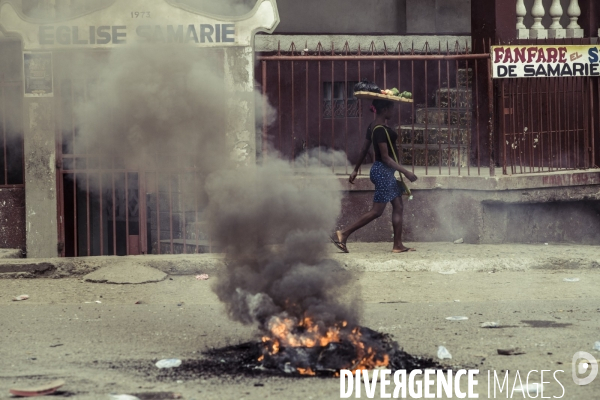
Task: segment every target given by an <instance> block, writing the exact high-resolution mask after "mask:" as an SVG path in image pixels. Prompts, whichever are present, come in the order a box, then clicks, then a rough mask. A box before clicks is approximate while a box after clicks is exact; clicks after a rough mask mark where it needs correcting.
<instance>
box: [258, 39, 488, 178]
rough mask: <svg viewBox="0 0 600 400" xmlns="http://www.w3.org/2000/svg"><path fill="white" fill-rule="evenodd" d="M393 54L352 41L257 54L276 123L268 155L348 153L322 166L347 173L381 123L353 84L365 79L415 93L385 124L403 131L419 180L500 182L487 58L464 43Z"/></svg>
mask: <svg viewBox="0 0 600 400" xmlns="http://www.w3.org/2000/svg"><path fill="white" fill-rule="evenodd" d="M488 48H489V46H488ZM390 49H391V48H390ZM390 49H389V48H388V47H387V45H386V44H385V43H383V46H382V48H380V49H377V48H376V46H375V44H374V43H371V46H370V48H369V49H367V50H366V51H362V50H361V48H360V47H358V49H350V46H349V45H348V43H347V42H346V43H345V45H344V46H343V47H341V46H338V47H336V45H335V44H334V43H331V47H330V49H325V48H324V47H323V46H321V44H319V45H318V46H317V48H316V49H315V50H310V51H309V50H308V49H304V50H303V51H298V50H297V49H296V46H295V44H293V43H292V44H291V46H290V48H289V50H288V51H278V52H276V53H275V54H260V55H259V56H258V57H257V58H258V60H259V61H260V69H259V71H258V74H257V75H258V76H259V77H261V78H260V79H261V81H260V83H261V89H262V93H263V100H264V104H263V108H264V109H265V110H267V109H268V106H267V102H268V103H270V104H271V105H272V106H273V107H274V108H275V109H276V110H277V118H276V119H275V121H274V122H273V123H271V121H270V118H269V116H268V115H267V114H268V111H265V112H264V118H263V121H262V122H263V126H262V142H263V156H266V155H268V154H267V152H268V150H269V145H268V143H269V144H270V145H271V146H273V147H274V148H275V149H276V150H277V151H278V152H279V153H280V154H281V155H283V156H284V157H285V158H288V159H290V160H295V162H300V163H301V162H302V155H304V154H305V153H306V152H307V151H308V152H314V153H315V154H316V155H317V157H321V154H322V153H323V152H321V151H320V149H335V150H341V151H343V152H345V153H346V156H347V157H346V160H345V161H344V160H342V162H341V163H340V162H339V160H335V159H332V160H325V159H323V160H321V161H322V162H323V163H325V164H327V165H329V166H331V168H332V170H333V171H334V172H335V173H339V174H347V173H349V171H350V169H351V167H352V165H354V164H355V163H356V161H357V158H358V154H359V148H360V146H361V144H362V141H363V140H364V139H363V138H364V135H365V132H366V126H367V124H368V122H369V119H371V118H373V117H374V116H373V115H372V114H370V112H369V106H370V102H367V101H362V100H359V99H357V98H355V97H354V96H353V86H354V84H355V83H356V82H358V81H361V80H363V79H368V80H369V81H373V82H376V83H377V84H378V85H380V86H382V88H383V87H385V88H392V87H397V88H398V89H399V90H400V91H410V92H412V93H413V98H414V102H413V103H412V104H409V105H406V104H404V105H400V106H398V107H396V109H397V111H396V114H395V116H394V117H393V118H392V120H391V121H389V122H388V123H389V124H390V126H392V127H395V128H396V129H397V130H398V131H399V133H400V135H399V139H398V140H399V143H398V145H399V148H400V153H401V156H402V162H403V163H404V164H405V165H410V166H411V167H412V170H413V171H414V172H416V173H417V175H494V168H495V162H494V149H493V140H492V139H491V138H492V135H493V129H494V125H493V124H489V123H488V122H489V121H490V120H491V119H492V120H493V113H494V107H493V85H492V80H491V77H490V73H489V71H490V64H489V63H490V57H489V53H488V52H485V51H484V52H482V53H481V54H472V53H471V49H470V43H459V42H456V43H453V44H452V45H449V44H448V43H444V44H441V43H436V44H435V46H430V45H429V43H425V44H424V46H423V47H422V48H415V47H414V46H413V47H410V48H408V49H405V48H403V47H402V44H401V43H398V44H397V45H396V46H395V49H394V50H390ZM323 154H326V153H323ZM371 162H373V158H372V156H371V157H370V158H369V159H368V160H367V161H366V165H365V169H366V170H368V165H369V163H371Z"/></svg>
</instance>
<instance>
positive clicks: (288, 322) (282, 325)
mask: <svg viewBox="0 0 600 400" xmlns="http://www.w3.org/2000/svg"><path fill="white" fill-rule="evenodd" d="M267 329H268V333H267V334H266V335H265V336H263V337H262V342H263V343H264V345H265V354H263V355H262V356H261V357H260V358H259V359H258V361H263V360H264V359H265V355H266V354H268V355H270V356H274V355H276V354H278V353H279V352H280V351H282V350H283V349H285V348H295V347H303V348H308V349H312V348H315V347H319V348H325V347H327V346H328V345H329V344H331V343H343V342H345V343H351V344H352V347H353V348H354V350H355V352H356V354H355V356H354V357H353V360H354V361H353V365H352V367H351V368H350V369H351V370H352V371H356V370H369V369H374V368H378V367H386V366H388V365H389V362H390V358H389V355H388V354H385V352H384V354H381V351H379V352H378V351H377V350H376V349H374V348H373V347H372V346H368V345H367V343H366V341H365V340H364V338H363V337H362V333H361V331H360V328H359V327H354V328H353V329H350V328H349V327H348V322H347V321H341V322H339V323H335V324H333V326H328V327H327V326H324V325H323V323H318V322H315V321H314V320H313V319H312V318H310V317H309V316H305V317H304V318H302V319H301V320H298V319H296V318H294V317H290V316H287V315H285V314H284V315H279V316H273V317H271V319H270V320H269V321H268V323H267ZM295 369H296V370H297V372H298V373H299V374H301V375H311V376H312V375H315V371H314V370H313V369H312V368H310V367H305V366H298V367H295Z"/></svg>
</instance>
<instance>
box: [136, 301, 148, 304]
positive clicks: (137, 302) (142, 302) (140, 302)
mask: <svg viewBox="0 0 600 400" xmlns="http://www.w3.org/2000/svg"><path fill="white" fill-rule="evenodd" d="M135 304H146V302H145V301H143V300H138V301H136V302H135Z"/></svg>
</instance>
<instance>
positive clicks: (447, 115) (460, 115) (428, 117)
mask: <svg viewBox="0 0 600 400" xmlns="http://www.w3.org/2000/svg"><path fill="white" fill-rule="evenodd" d="M415 114H416V115H415V122H416V123H417V124H425V123H427V124H428V125H443V126H444V125H460V126H468V125H470V124H471V119H472V117H473V112H472V110H471V109H469V110H468V111H467V109H456V108H451V109H450V110H448V108H430V107H428V108H417V110H416V112H415Z"/></svg>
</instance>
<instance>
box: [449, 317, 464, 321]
mask: <svg viewBox="0 0 600 400" xmlns="http://www.w3.org/2000/svg"><path fill="white" fill-rule="evenodd" d="M446 319H447V320H448V321H466V320H468V319H469V317H462V316H458V317H447V318H446Z"/></svg>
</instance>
